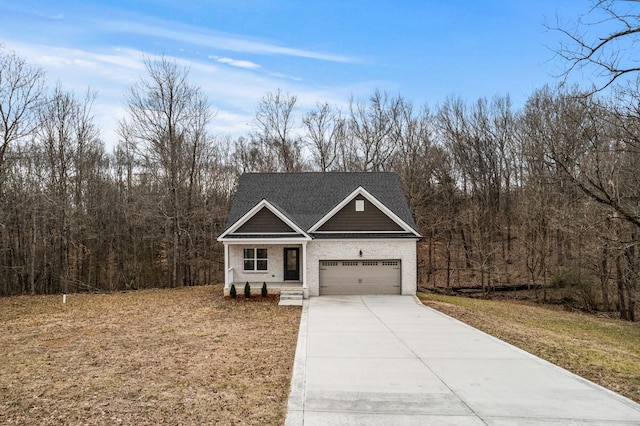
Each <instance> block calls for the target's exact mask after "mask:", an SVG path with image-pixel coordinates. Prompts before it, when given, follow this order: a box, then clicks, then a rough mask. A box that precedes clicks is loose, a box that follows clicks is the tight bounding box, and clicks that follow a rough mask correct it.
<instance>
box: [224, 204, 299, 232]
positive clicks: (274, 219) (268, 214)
mask: <svg viewBox="0 0 640 426" xmlns="http://www.w3.org/2000/svg"><path fill="white" fill-rule="evenodd" d="M282 232H285V233H287V232H296V231H295V230H294V229H293V228H291V227H290V226H289V225H287V224H286V223H284V221H283V220H282V219H280V218H279V217H278V216H276V215H275V214H274V213H273V212H272V211H271V210H269V209H268V208H267V207H262V208H261V209H260V210H258V211H257V212H256V213H255V214H254V215H253V216H252V217H251V218H250V219H249V220H247V221H246V222H245V223H244V224H242V226H240V227H239V228H238V229H236V230H235V232H234V233H238V234H261V233H282Z"/></svg>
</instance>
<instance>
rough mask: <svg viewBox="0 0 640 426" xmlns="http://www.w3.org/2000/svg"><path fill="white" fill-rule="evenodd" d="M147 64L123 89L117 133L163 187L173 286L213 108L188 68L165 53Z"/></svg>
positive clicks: (182, 262)
mask: <svg viewBox="0 0 640 426" xmlns="http://www.w3.org/2000/svg"><path fill="white" fill-rule="evenodd" d="M145 65H146V71H147V75H146V76H145V77H143V78H142V79H141V80H140V81H139V82H138V83H137V84H135V85H134V86H132V87H131V89H130V90H129V92H128V93H127V95H126V105H127V108H128V117H127V118H126V119H124V120H122V122H121V127H120V136H121V137H122V138H123V139H125V140H128V141H131V143H133V144H134V145H135V146H136V151H137V153H138V155H139V156H140V158H141V162H142V163H143V164H144V166H145V167H146V168H147V172H148V173H150V174H151V175H152V176H153V177H154V179H156V180H157V182H159V183H160V184H161V185H162V187H163V189H164V190H165V191H166V193H164V194H166V195H164V194H163V193H161V194H159V196H160V201H159V202H158V203H157V205H158V207H159V208H160V209H159V213H160V214H161V216H162V217H163V218H164V220H165V224H166V225H167V227H166V230H167V234H166V238H167V239H166V246H167V248H169V250H168V256H167V260H166V261H167V263H168V266H169V269H170V283H171V286H177V285H182V284H184V283H185V282H188V278H187V269H188V264H187V262H186V261H187V257H188V253H187V250H185V249H184V246H185V244H187V245H188V244H189V235H188V231H187V228H188V226H187V225H188V224H187V223H185V221H186V220H188V216H189V215H190V211H189V208H190V206H191V205H190V197H191V195H192V193H193V183H194V176H195V174H196V172H197V170H198V166H199V161H200V160H201V159H202V156H203V155H204V153H205V152H206V150H207V149H208V146H209V144H210V140H209V138H208V135H207V126H208V124H209V122H210V120H211V118H212V112H211V110H210V108H209V105H208V101H207V99H206V98H205V96H204V94H203V93H202V90H201V89H200V88H199V87H197V86H194V85H192V84H191V83H190V82H189V80H188V76H189V72H188V70H187V69H186V68H182V67H179V66H178V65H177V63H176V62H174V61H171V60H169V59H168V58H166V57H162V58H161V59H158V60H151V59H147V60H146V61H145Z"/></svg>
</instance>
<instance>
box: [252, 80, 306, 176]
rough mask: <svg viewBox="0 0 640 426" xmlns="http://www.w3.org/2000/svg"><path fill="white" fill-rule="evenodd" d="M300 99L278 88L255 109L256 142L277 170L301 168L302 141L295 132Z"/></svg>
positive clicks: (296, 169)
mask: <svg viewBox="0 0 640 426" xmlns="http://www.w3.org/2000/svg"><path fill="white" fill-rule="evenodd" d="M296 102H297V98H296V96H295V95H291V94H289V93H285V92H283V91H282V90H280V89H278V90H277V91H276V92H275V93H272V92H270V93H267V94H266V95H265V96H264V97H263V98H262V100H260V103H259V104H258V107H257V109H256V128H257V132H256V134H255V135H254V137H255V142H256V143H257V144H258V145H260V146H261V149H262V151H263V152H264V153H265V154H266V155H268V156H269V157H271V158H273V159H274V161H273V163H275V164H276V170H277V171H284V172H297V171H301V170H302V155H301V140H300V138H299V137H298V136H296V135H295V134H294V132H293V110H294V108H295V105H296Z"/></svg>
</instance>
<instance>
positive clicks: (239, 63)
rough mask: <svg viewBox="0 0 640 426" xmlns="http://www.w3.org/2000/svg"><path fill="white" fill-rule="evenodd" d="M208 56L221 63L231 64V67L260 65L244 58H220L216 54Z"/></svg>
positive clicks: (257, 66)
mask: <svg viewBox="0 0 640 426" xmlns="http://www.w3.org/2000/svg"><path fill="white" fill-rule="evenodd" d="M209 58H211V59H215V60H216V61H218V62H220V63H221V64H227V65H231V66H232V67H238V68H246V69H258V68H260V65H258V64H256V63H254V62H251V61H244V60H238V59H231V58H220V57H217V56H209Z"/></svg>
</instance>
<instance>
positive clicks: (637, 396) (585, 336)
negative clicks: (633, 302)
mask: <svg viewBox="0 0 640 426" xmlns="http://www.w3.org/2000/svg"><path fill="white" fill-rule="evenodd" d="M418 296H419V297H420V299H421V300H422V302H423V303H424V304H425V305H428V306H431V307H433V308H435V309H437V310H439V311H441V312H444V313H446V314H447V315H450V316H452V317H454V318H457V319H459V320H461V321H463V322H465V323H467V324H469V325H471V326H473V327H476V328H478V329H480V330H482V331H484V332H486V333H489V334H491V335H493V336H496V337H498V338H500V339H502V340H505V341H507V342H509V343H511V344H513V345H515V346H518V347H519V348H521V349H524V350H526V351H527V352H530V353H532V354H534V355H537V356H539V357H540V358H543V359H546V360H547V361H550V362H552V363H554V364H557V365H559V366H561V367H563V368H566V369H567V370H569V371H572V372H574V373H576V374H578V375H580V376H582V377H585V378H587V379H589V380H591V381H593V382H595V383H598V384H600V385H602V386H604V387H606V388H608V389H611V390H613V391H615V392H618V393H620V394H622V395H624V396H626V397H627V398H630V399H632V400H634V401H636V402H640V324H638V323H629V322H625V321H620V320H615V319H610V318H600V317H596V316H593V315H588V314H584V313H580V312H575V311H573V312H570V311H565V310H564V309H562V308H561V307H558V306H549V305H535V304H533V303H523V302H517V301H508V300H480V299H471V298H465V297H456V296H442V295H435V294H425V293H419V294H418Z"/></svg>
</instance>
